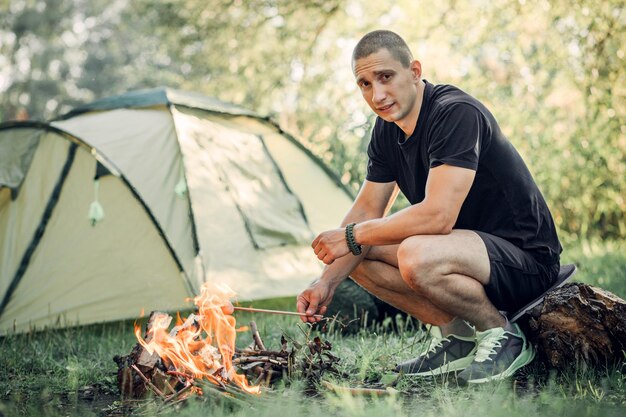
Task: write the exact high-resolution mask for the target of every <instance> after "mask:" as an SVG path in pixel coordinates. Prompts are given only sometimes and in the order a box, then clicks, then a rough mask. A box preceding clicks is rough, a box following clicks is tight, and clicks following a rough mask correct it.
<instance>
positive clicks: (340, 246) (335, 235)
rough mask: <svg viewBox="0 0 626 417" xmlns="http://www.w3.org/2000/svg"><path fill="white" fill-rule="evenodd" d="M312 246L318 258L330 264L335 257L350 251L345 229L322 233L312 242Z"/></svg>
mask: <svg viewBox="0 0 626 417" xmlns="http://www.w3.org/2000/svg"><path fill="white" fill-rule="evenodd" d="M311 247H312V248H313V250H314V251H315V254H316V255H317V257H318V259H319V260H320V261H322V262H324V263H325V264H326V265H330V264H332V263H333V262H334V261H335V259H337V258H341V257H342V256H346V255H347V254H348V253H350V249H348V244H347V243H346V231H345V229H333V230H328V231H326V232H323V233H320V235H319V236H317V237H316V238H315V240H314V241H313V243H312V244H311Z"/></svg>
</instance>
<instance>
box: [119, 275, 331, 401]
mask: <svg viewBox="0 0 626 417" xmlns="http://www.w3.org/2000/svg"><path fill="white" fill-rule="evenodd" d="M234 296H235V293H234V292H233V291H232V290H231V289H230V288H228V287H227V286H220V285H208V284H205V285H204V286H203V287H202V289H201V293H200V295H199V296H197V297H195V298H194V300H193V301H194V303H195V305H196V308H197V311H196V312H195V313H194V314H190V315H189V317H187V318H186V319H182V318H181V317H180V315H177V320H176V325H175V326H173V327H172V328H171V329H170V325H171V323H172V321H173V317H172V316H170V315H169V314H167V313H162V312H152V313H151V314H150V316H149V318H148V322H147V325H146V330H145V333H144V334H143V335H142V331H141V326H140V325H137V324H135V336H136V337H137V342H138V343H137V344H136V345H135V347H134V348H133V350H132V351H131V353H130V354H129V355H127V356H123V357H119V356H116V357H115V358H114V360H115V362H116V363H117V365H118V385H119V387H120V391H121V393H122V395H123V396H124V397H125V398H141V397H144V396H146V394H148V393H149V392H152V393H153V395H154V396H157V397H160V398H161V399H163V400H164V401H166V402H174V401H180V400H184V399H186V398H187V397H189V396H190V395H193V394H199V395H202V394H203V392H204V391H206V390H207V389H209V390H218V391H220V392H223V393H228V394H252V395H258V394H259V393H260V389H261V385H264V386H269V385H270V384H272V383H273V382H275V381H276V380H277V379H279V378H281V377H283V376H291V375H293V373H294V371H296V370H299V371H301V373H302V375H303V376H304V377H306V378H319V377H320V376H321V374H322V373H323V372H325V371H327V370H330V371H333V372H336V370H335V369H334V364H335V363H337V362H338V361H339V359H338V358H336V357H335V356H333V355H332V354H331V353H330V348H331V346H330V344H329V343H328V342H322V341H321V339H320V338H319V337H316V338H314V339H313V340H311V341H308V342H306V346H307V347H308V349H305V352H304V353H303V354H302V358H301V360H300V361H296V354H297V353H298V352H299V351H300V349H301V348H302V347H303V346H302V344H299V343H298V342H296V341H295V340H292V341H291V344H292V347H291V349H289V347H288V344H289V343H288V340H287V339H286V338H285V337H284V336H283V337H281V347H280V350H278V351H272V350H268V349H267V348H266V346H265V344H264V342H263V340H262V339H261V336H260V335H259V332H258V330H257V326H256V323H255V322H250V326H249V328H246V327H242V328H239V329H237V328H236V320H235V318H234V317H233V316H232V315H231V314H227V313H230V312H229V311H228V307H229V306H230V301H229V300H230V299H232V298H233V297H234ZM225 310H226V311H225ZM261 311H263V310H261ZM265 312H267V310H265ZM247 329H249V330H250V331H251V334H252V343H251V344H250V345H249V346H248V347H246V348H244V349H236V348H235V339H236V334H237V332H238V331H239V332H241V331H246V330H247ZM307 350H308V352H307ZM237 371H240V372H242V373H238V372H237ZM248 378H250V380H252V381H253V382H252V383H251V382H249V380H248Z"/></svg>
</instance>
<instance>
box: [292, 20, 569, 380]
mask: <svg viewBox="0 0 626 417" xmlns="http://www.w3.org/2000/svg"><path fill="white" fill-rule="evenodd" d="M352 69H353V72H354V76H355V78H356V83H357V85H358V87H359V88H360V90H361V94H362V95H363V98H364V99H365V101H366V102H367V104H368V105H369V106H370V107H371V109H372V110H373V111H374V112H375V113H376V114H377V115H378V117H377V119H376V124H375V126H374V129H373V133H372V137H371V141H370V144H369V148H368V157H369V161H368V165H367V177H366V180H365V181H364V182H363V185H362V187H361V190H360V192H359V194H358V196H357V198H356V200H355V201H354V204H353V205H352V208H351V209H350V211H349V212H348V213H347V215H346V217H345V219H344V221H343V224H342V227H341V228H339V229H335V230H329V231H326V232H323V233H321V234H320V235H319V236H318V237H317V238H316V239H315V240H314V241H313V244H312V246H313V248H314V251H315V254H316V255H317V257H318V258H319V259H320V260H322V261H323V262H324V263H325V264H326V267H325V269H324V271H323V273H322V275H321V277H320V278H319V279H317V280H316V281H315V282H313V283H312V284H311V285H310V286H309V288H307V289H306V290H304V291H303V292H302V293H301V294H300V295H299V296H298V300H297V307H298V311H300V312H303V313H306V314H307V316H308V317H305V318H304V320H305V321H308V322H314V321H316V320H319V319H317V318H315V317H313V315H314V314H324V313H325V311H326V308H327V306H328V304H329V303H330V301H331V299H332V297H333V293H334V291H335V289H336V288H337V286H338V285H339V283H341V282H342V281H343V280H344V279H346V278H347V277H348V276H350V277H351V278H352V279H353V280H354V281H356V282H357V283H358V284H359V285H361V286H362V287H363V288H365V289H366V290H368V291H369V292H371V293H372V294H374V295H375V296H376V297H378V298H380V299H382V300H383V301H385V302H387V303H389V304H391V305H393V306H395V307H397V308H399V309H401V310H403V311H405V312H406V313H408V314H410V315H411V316H413V317H415V318H417V319H418V320H420V321H422V322H424V323H430V324H434V325H437V326H440V327H441V330H442V334H443V335H444V337H443V338H441V339H437V340H434V341H433V342H432V344H431V347H430V349H428V351H427V352H424V353H423V354H422V355H421V356H419V357H418V358H415V359H413V360H411V361H408V362H405V363H401V364H400V365H398V368H397V370H398V371H403V372H405V373H407V374H414V375H437V374H442V373H445V372H451V371H457V372H459V373H458V374H457V378H458V379H459V380H460V381H461V382H469V383H479V382H486V381H489V380H493V379H501V378H505V377H508V376H511V375H512V374H513V373H514V372H515V371H516V370H518V369H519V368H521V367H522V366H524V365H526V364H528V363H529V362H530V361H531V360H532V359H533V357H534V352H533V349H532V346H531V345H530V344H529V343H527V341H526V339H525V337H524V334H523V333H522V332H521V330H520V329H519V327H518V326H517V324H512V323H509V322H508V320H507V319H506V317H505V316H504V315H503V314H502V313H501V311H515V310H516V309H518V308H520V307H522V306H523V305H525V304H526V303H528V302H529V301H531V300H532V299H534V298H535V297H537V296H539V295H541V294H542V293H543V292H544V291H545V290H546V289H548V288H549V287H550V286H551V285H552V283H553V282H554V281H555V280H556V279H557V275H558V271H559V256H560V253H561V245H560V244H559V240H558V237H557V234H556V230H555V227H554V222H553V220H552V216H551V214H550V212H549V210H548V207H547V205H546V202H545V201H544V198H543V196H542V195H541V193H540V191H539V189H538V188H537V185H536V184H535V182H534V180H533V178H532V176H531V174H530V172H529V171H528V169H527V167H526V165H525V164H524V161H523V160H522V158H521V157H520V155H519V154H518V153H517V151H516V150H515V148H514V147H513V146H512V145H511V143H510V142H509V141H508V140H507V138H506V137H505V136H504V135H503V134H502V132H501V130H500V128H499V126H498V123H497V122H496V119H495V118H494V116H493V115H492V114H491V112H490V111H489V110H488V109H487V108H486V107H485V106H484V105H483V104H482V103H480V102H479V101H478V100H477V99H475V98H473V97H471V96H470V95H468V94H466V93H465V92H463V91H462V90H460V89H458V88H456V87H453V86H451V85H434V84H431V83H430V82H428V81H427V80H425V79H422V68H421V64H420V62H419V61H417V60H415V59H413V56H412V54H411V51H410V50H409V48H408V46H407V45H406V43H405V42H404V40H403V39H402V38H401V37H399V36H398V35H397V34H395V33H393V32H390V31H374V32H371V33H368V34H367V35H365V36H364V37H363V38H362V39H361V40H360V41H359V43H358V44H357V46H356V47H355V49H354V52H353V55H352ZM399 191H402V192H403V193H404V195H405V196H406V197H407V199H408V200H409V201H410V202H411V206H410V207H407V208H405V209H403V210H401V211H398V212H397V213H395V214H393V215H390V216H387V212H388V210H389V208H390V207H391V205H392V203H393V201H394V200H395V198H396V196H397V194H398V192H399Z"/></svg>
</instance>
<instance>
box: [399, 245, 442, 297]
mask: <svg viewBox="0 0 626 417" xmlns="http://www.w3.org/2000/svg"><path fill="white" fill-rule="evenodd" d="M428 240H429V239H428V238H422V237H421V236H413V237H410V238H408V239H405V240H404V241H403V242H402V243H401V244H400V246H399V248H398V269H399V270H400V275H401V276H402V279H403V280H404V282H406V284H407V285H408V286H409V287H411V288H412V289H413V290H414V291H415V292H417V293H418V294H422V295H427V293H428V291H429V289H430V288H432V286H433V285H436V281H437V267H438V262H437V260H436V259H435V257H434V256H432V252H431V251H429V246H430V244H429V242H428Z"/></svg>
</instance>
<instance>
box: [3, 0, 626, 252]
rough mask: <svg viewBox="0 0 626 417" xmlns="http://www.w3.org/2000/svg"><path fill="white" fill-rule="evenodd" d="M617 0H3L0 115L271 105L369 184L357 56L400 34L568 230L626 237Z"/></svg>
mask: <svg viewBox="0 0 626 417" xmlns="http://www.w3.org/2000/svg"><path fill="white" fill-rule="evenodd" d="M624 5H625V4H624V1H620V0H602V1H597V0H573V1H571V0H567V1H566V0H551V1H534V0H468V1H456V0H439V1H436V2H435V1H432V2H429V1H415V0H394V1H385V0H381V1H376V2H372V1H366V0H309V1H294V0H162V1H152V0H150V1H149V0H47V1H35V0H0V120H11V119H24V118H30V119H34V120H47V119H50V118H53V117H55V116H57V115H59V114H61V113H63V112H65V111H67V110H69V109H70V108H71V107H73V106H75V105H77V104H80V103H85V102H89V101H91V100H93V99H96V98H100V97H104V96H109V95H113V94H118V93H123V92H126V91H128V90H133V89H141V88H151V87H156V86H168V87H173V88H179V89H184V90H189V91H196V92H201V93H204V94H206V95H210V96H215V97H218V98H220V99H222V100H225V101H230V102H234V103H236V104H240V105H242V106H245V107H248V108H250V109H253V110H256V111H257V112H260V113H262V114H269V115H272V117H274V119H275V120H277V121H278V122H279V123H280V124H281V125H282V127H283V128H284V129H285V130H287V131H289V132H290V133H292V134H294V135H296V136H297V137H299V138H300V140H301V141H302V142H303V143H304V144H305V145H306V146H307V147H309V148H310V149H311V150H312V151H313V152H314V153H315V154H317V155H318V156H320V157H321V158H322V159H323V160H324V161H326V162H327V163H328V164H329V165H330V166H331V167H332V168H333V169H334V170H335V171H336V172H337V173H339V175H342V180H343V181H344V182H345V183H346V184H349V185H350V186H351V187H353V189H355V190H356V189H358V186H359V184H360V183H361V181H362V179H363V177H364V168H365V160H366V153H365V149H366V146H367V143H368V141H369V132H370V128H371V126H372V123H373V121H374V117H373V114H372V113H371V111H369V109H368V108H367V106H366V104H365V103H364V101H363V100H362V99H361V97H360V93H359V92H358V90H357V88H356V85H355V83H354V79H353V76H352V73H351V68H350V54H351V52H352V48H353V47H354V45H355V44H356V42H357V41H358V39H359V38H360V37H361V36H362V35H363V34H364V33H366V32H368V31H370V30H373V29H379V28H386V29H391V30H394V31H396V32H397V33H399V34H400V35H401V36H403V37H404V38H405V39H406V40H407V42H408V43H409V46H410V47H411V49H412V50H413V52H414V55H415V57H416V58H417V59H419V60H420V61H421V62H422V66H423V68H424V76H425V78H426V79H428V80H429V81H431V82H433V83H450V84H455V85H457V86H459V87H460V88H462V89H464V90H465V91H467V92H469V93H470V94H473V95H474V96H476V97H478V98H479V99H480V100H482V101H483V102H484V103H485V104H486V105H487V106H488V107H489V108H490V109H491V110H492V112H493V113H494V115H495V116H496V118H497V119H498V120H499V122H500V124H501V127H502V128H503V130H504V132H505V133H506V134H507V136H508V137H509V138H510V140H511V141H512V142H513V143H514V145H515V146H516V147H517V149H518V150H519V151H520V152H521V153H522V156H523V157H524V159H525V160H526V161H527V163H528V165H529V167H530V169H531V171H532V172H533V174H534V176H535V178H536V180H537V181H538V183H539V185H540V188H541V189H542V190H543V192H544V195H545V196H546V199H547V200H548V203H549V205H550V207H551V209H552V212H553V214H554V216H555V220H556V222H557V225H558V227H559V230H560V234H561V237H562V238H564V239H565V240H566V241H567V240H569V241H573V240H575V239H580V238H585V239H619V240H622V239H624V238H626V215H625V213H626V195H625V194H626V192H625V190H626V60H625V55H626V42H625V41H626V33H625V32H626V31H625V26H626V25H625V21H626V14H625V11H624Z"/></svg>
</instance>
